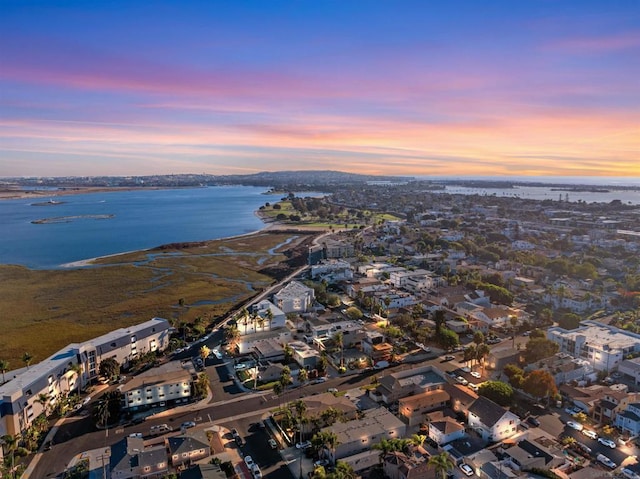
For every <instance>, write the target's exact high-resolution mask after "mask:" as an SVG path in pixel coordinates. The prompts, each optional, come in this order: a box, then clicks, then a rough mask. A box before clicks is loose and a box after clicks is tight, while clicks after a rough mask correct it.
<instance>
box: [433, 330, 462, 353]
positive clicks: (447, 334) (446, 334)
mask: <svg viewBox="0 0 640 479" xmlns="http://www.w3.org/2000/svg"><path fill="white" fill-rule="evenodd" d="M437 340H438V343H439V344H440V345H441V346H442V347H443V348H444V349H453V348H455V347H457V346H458V344H460V338H459V337H458V334H457V333H456V332H455V331H452V330H450V329H448V328H441V329H440V333H439V334H438V337H437Z"/></svg>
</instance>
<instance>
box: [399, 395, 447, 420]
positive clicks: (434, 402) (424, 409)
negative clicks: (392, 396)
mask: <svg viewBox="0 0 640 479" xmlns="http://www.w3.org/2000/svg"><path fill="white" fill-rule="evenodd" d="M448 403H449V394H448V393H447V392H446V391H444V390H443V389H433V390H430V391H425V392H423V393H418V394H415V395H413V396H408V397H405V398H401V399H400V400H399V401H398V415H399V416H400V418H401V419H402V420H403V421H405V422H406V423H407V425H409V426H415V425H416V424H420V423H421V422H422V420H423V419H424V415H425V414H426V413H428V412H431V411H434V410H436V409H443V408H444V407H445V406H447V405H448Z"/></svg>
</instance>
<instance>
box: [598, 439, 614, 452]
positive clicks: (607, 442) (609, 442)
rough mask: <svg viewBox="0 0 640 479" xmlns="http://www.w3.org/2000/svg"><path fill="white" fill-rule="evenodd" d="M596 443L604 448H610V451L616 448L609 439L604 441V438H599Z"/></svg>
mask: <svg viewBox="0 0 640 479" xmlns="http://www.w3.org/2000/svg"><path fill="white" fill-rule="evenodd" d="M598 442H599V443H600V444H602V445H604V446H607V447H610V448H611V449H615V448H616V443H615V442H613V441H612V440H611V439H606V438H604V437H599V438H598Z"/></svg>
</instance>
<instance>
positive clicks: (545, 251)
mask: <svg viewBox="0 0 640 479" xmlns="http://www.w3.org/2000/svg"><path fill="white" fill-rule="evenodd" d="M374 202H375V203H376V208H379V209H383V210H386V211H394V212H396V213H397V216H396V219H394V220H388V221H382V222H380V223H378V224H371V225H363V226H362V227H361V228H344V229H342V230H335V231H331V232H329V233H328V234H325V235H324V236H323V237H322V238H321V239H320V240H319V241H318V242H317V243H316V244H315V245H314V246H312V247H311V248H310V250H309V254H308V260H309V261H308V264H307V265H306V266H303V267H302V268H300V270H299V272H298V273H297V274H296V275H295V276H294V277H293V278H291V279H287V280H285V281H282V282H281V283H280V284H278V287H277V288H275V289H274V290H273V291H272V292H269V293H268V294H265V295H263V296H261V297H259V298H258V299H257V300H256V301H252V302H250V303H248V304H246V305H242V306H241V307H239V308H237V309H236V310H235V311H233V312H232V314H230V315H229V316H228V317H226V318H225V319H224V321H221V322H219V323H217V324H215V325H212V326H210V327H209V328H208V329H207V330H206V331H205V332H204V334H203V335H201V336H200V337H198V338H192V340H189V341H188V340H186V339H185V335H184V331H183V332H182V334H181V331H179V330H178V328H176V327H173V326H171V324H170V322H169V321H168V320H165V319H161V318H154V319H151V320H149V321H148V322H146V323H143V324H140V325H138V326H137V327H132V328H128V329H126V330H116V331H113V332H112V333H109V334H107V335H104V336H101V337H99V338H96V339H94V340H92V341H88V342H86V343H83V344H71V345H69V346H68V348H65V349H64V350H62V351H59V352H58V353H56V354H54V355H52V356H51V357H50V358H48V359H47V360H45V361H42V362H40V363H38V364H34V365H30V366H29V365H27V367H25V368H23V369H21V370H15V371H3V373H6V381H4V383H3V384H2V386H0V401H1V404H0V405H1V406H2V407H1V408H0V411H1V421H0V436H2V437H3V438H6V439H5V440H4V445H3V448H2V453H3V454H4V457H5V458H7V457H8V456H10V455H15V452H16V448H14V447H12V444H14V443H13V442H12V441H13V439H12V438H15V437H29V434H31V435H34V433H33V432H30V431H33V430H34V428H43V429H42V433H41V436H38V437H45V436H46V437H49V436H50V434H48V433H46V422H47V421H48V420H47V418H48V417H54V416H55V417H59V418H61V419H60V420H61V421H64V417H65V415H66V414H78V413H83V411H84V414H85V415H86V416H91V417H92V418H93V422H94V425H95V427H96V428H97V432H95V434H98V433H100V432H101V431H105V432H108V431H109V429H112V431H114V432H112V433H111V435H112V436H110V438H113V436H114V435H115V438H117V439H118V440H117V441H116V442H113V443H111V444H110V445H108V446H107V447H105V446H104V445H100V444H96V447H95V448H93V447H91V448H87V453H86V455H85V456H84V457H81V456H82V455H80V456H78V457H79V458H80V457H81V459H78V460H76V461H75V463H73V464H71V466H70V467H71V469H73V467H76V468H77V467H78V466H79V465H81V464H84V466H83V467H85V468H86V469H87V471H90V472H91V474H93V475H92V476H91V477H101V478H104V479H106V478H108V477H112V478H123V479H124V478H137V477H145V478H146V477H158V478H162V477H180V478H195V477H202V478H214V477H215V478H217V477H234V476H233V475H234V474H235V475H236V476H235V477H244V478H258V477H272V478H278V477H298V476H299V475H300V474H303V476H304V477H308V478H319V477H325V476H324V475H323V474H334V476H326V477H363V478H370V479H376V478H384V477H389V478H398V479H400V478H404V479H407V478H463V477H473V476H478V477H481V478H484V479H505V478H516V477H534V476H535V477H539V476H544V477H548V478H551V479H556V478H562V479H567V478H570V479H583V478H587V477H588V478H596V477H598V478H599V477H608V476H611V475H612V474H613V475H623V476H625V477H627V478H629V479H637V478H640V464H638V463H637V455H638V446H637V444H636V439H637V438H638V436H639V435H640V392H639V391H640V387H639V384H640V325H639V323H638V321H640V317H639V316H638V312H639V311H640V303H639V299H640V295H639V294H638V291H639V290H640V269H639V267H640V266H639V260H638V257H639V250H640V233H638V234H629V231H632V229H633V228H634V227H637V225H638V224H639V216H640V210H639V209H638V208H631V207H626V206H625V205H617V204H616V205H596V204H593V205H588V204H577V203H568V202H566V201H563V200H562V199H560V200H559V201H555V200H554V201H551V200H549V201H525V200H516V199H511V200H508V201H507V200H505V199H503V198H491V197H482V198H478V197H475V198H474V200H471V199H467V198H460V197H456V198H455V202H452V198H450V197H449V195H438V194H434V193H430V192H425V193H422V194H421V193H419V192H416V191H413V192H407V191H404V192H403V190H393V189H392V188H386V187H384V188H383V187H380V188H378V189H377V190H376V191H375V192H369V194H364V193H359V192H358V191H357V190H346V191H344V192H337V193H334V194H333V195H332V197H331V203H330V206H335V207H343V208H346V207H349V208H354V209H357V208H362V209H367V208H371V207H372V203H374ZM336 205H338V206H336ZM613 225H615V227H614V226H613ZM96 389H100V390H101V391H105V392H104V395H103V396H101V397H102V399H100V400H98V401H96V402H95V404H93V403H92V404H91V405H89V404H88V403H87V402H85V399H86V398H87V397H89V396H91V395H92V394H96V393H95V392H92V391H96ZM245 401H246V404H252V406H251V407H248V406H246V407H245V406H242V404H245ZM249 401H252V402H251V403H249ZM231 405H233V407H238V408H240V407H242V408H243V410H242V411H237V412H234V413H233V414H231V413H229V414H227V415H222V414H224V413H223V412H222V411H223V408H230V407H231ZM89 406H91V407H89ZM216 408H217V409H216ZM214 411H215V412H214ZM212 413H213V415H212ZM172 414H181V415H182V416H180V417H183V416H184V417H185V418H187V415H189V416H194V417H195V418H196V420H193V421H191V420H190V419H189V420H188V421H186V423H183V426H180V425H179V421H178V422H174V423H173V424H171V423H170V421H169V420H168V419H166V418H168V417H171V415H172ZM216 414H217V416H216ZM40 417H44V420H43V419H38V418H40ZM247 418H251V421H252V422H251V423H250V425H248V426H247V428H246V430H242V429H241V428H242V427H244V426H243V425H242V424H244V423H241V422H238V421H242V420H245V419H247ZM247 420H249V419H247ZM43 421H44V422H43ZM161 421H162V422H161ZM184 424H187V425H186V426H185V425H184ZM136 427H137V428H138V429H137V430H136ZM153 428H155V429H153ZM237 429H240V430H241V431H242V432H238V430H237ZM130 430H131V431H132V432H131V434H129V431H130ZM115 431H120V432H115ZM234 431H235V432H234ZM118 434H120V435H122V437H120V436H118ZM125 434H126V436H125ZM132 434H133V435H132ZM54 436H55V434H54ZM115 438H114V439H115ZM258 438H259V439H258ZM40 441H42V439H40ZM110 442H111V439H110ZM257 444H262V446H257ZM274 445H275V447H274ZM33 446H34V450H36V451H39V452H38V453H37V454H38V455H40V456H42V457H40V456H38V459H39V460H40V461H42V460H46V457H47V455H48V454H49V452H48V451H47V450H46V449H45V444H44V443H43V442H40V443H38V440H35V441H34V444H33ZM54 448H55V445H54ZM91 451H93V452H91ZM96 451H101V452H96ZM249 452H251V453H250V454H249ZM262 454H268V455H269V457H271V458H272V459H273V461H275V462H267V461H266V460H264V459H263V456H262ZM25 455H26V453H25ZM265 457H266V456H265ZM100 458H101V459H100ZM274 458H275V459H274ZM71 459H72V458H68V460H69V463H71V462H72V461H71ZM256 459H257V460H256ZM12 461H13V459H12ZM83 461H84V462H83ZM280 461H284V462H283V464H284V466H283V467H282V468H279V467H276V464H278V463H279V462H280ZM107 464H108V467H107ZM71 469H69V470H71ZM69 470H67V472H66V473H65V474H68V475H67V476H64V477H72V476H71V475H69V474H70V473H69ZM284 470H286V471H287V472H286V473H284V472H283V471H284ZM338 473H341V474H344V475H343V476H338V475H337V474H338ZM287 474H291V476H289V475H287ZM7 477H11V476H7ZM31 477H34V476H31ZM61 477H63V476H61ZM73 477H75V476H73Z"/></svg>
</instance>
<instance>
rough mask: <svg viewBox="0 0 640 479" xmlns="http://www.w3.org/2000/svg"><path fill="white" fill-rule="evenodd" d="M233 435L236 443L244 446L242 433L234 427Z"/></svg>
mask: <svg viewBox="0 0 640 479" xmlns="http://www.w3.org/2000/svg"><path fill="white" fill-rule="evenodd" d="M231 435H232V436H233V440H234V441H235V442H236V444H237V445H238V446H242V438H241V437H240V434H238V431H237V429H235V428H234V429H232V430H231Z"/></svg>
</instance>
